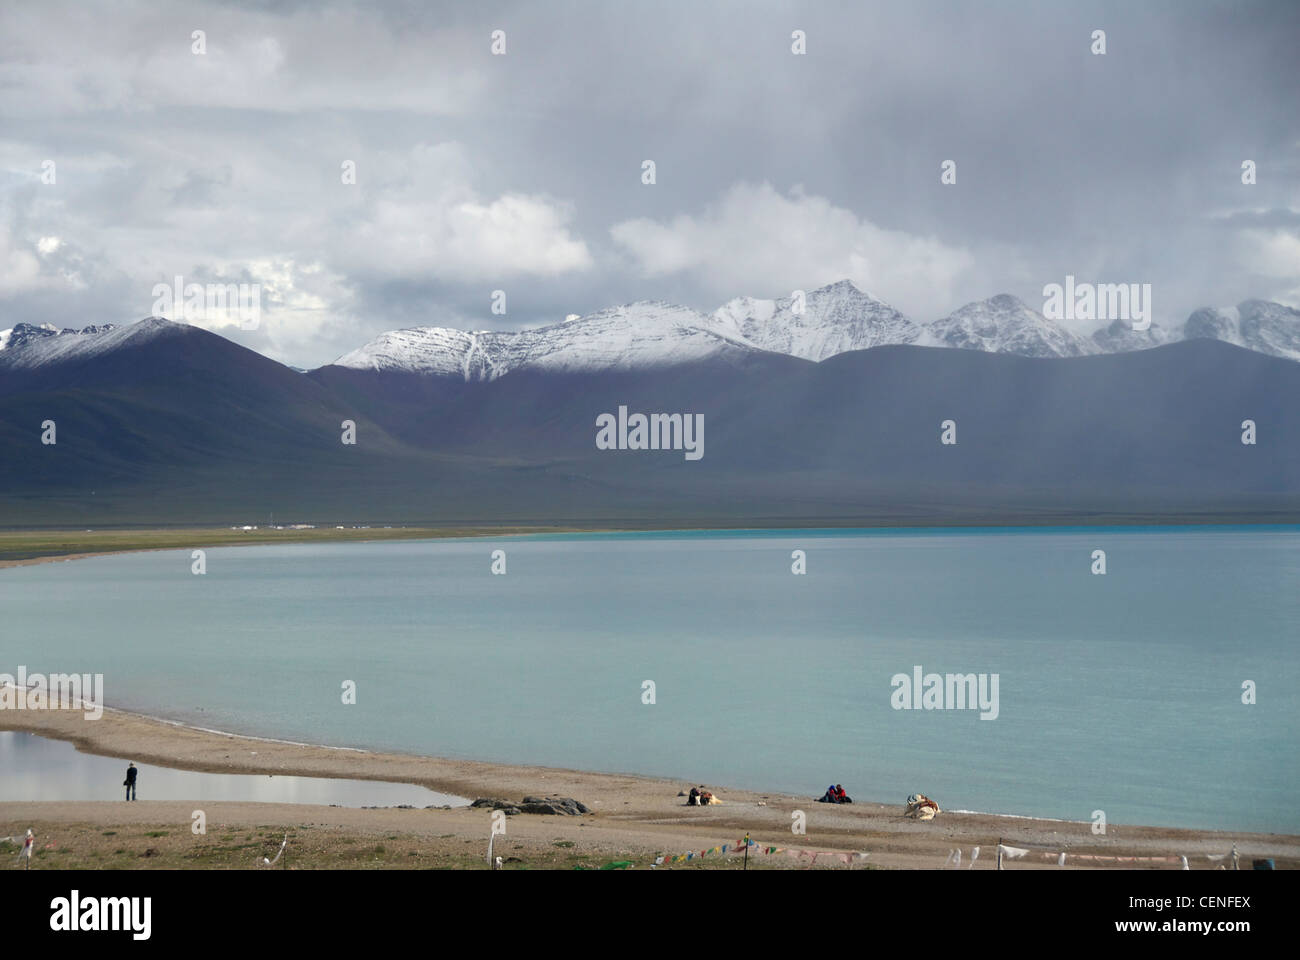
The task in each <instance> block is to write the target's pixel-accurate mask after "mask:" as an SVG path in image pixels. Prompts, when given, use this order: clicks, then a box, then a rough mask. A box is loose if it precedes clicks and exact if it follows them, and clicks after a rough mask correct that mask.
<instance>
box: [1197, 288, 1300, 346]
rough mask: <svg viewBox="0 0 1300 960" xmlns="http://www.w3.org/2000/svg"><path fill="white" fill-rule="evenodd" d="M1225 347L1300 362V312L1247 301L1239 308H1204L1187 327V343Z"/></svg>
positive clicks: (1266, 301)
mask: <svg viewBox="0 0 1300 960" xmlns="http://www.w3.org/2000/svg"><path fill="white" fill-rule="evenodd" d="M1203 337H1205V338H1209V339H1212V340H1222V341H1224V342H1225V343H1231V344H1235V345H1236V346H1238V347H1245V348H1246V349H1247V350H1255V351H1257V352H1258V353H1267V354H1269V355H1271V356H1274V357H1286V358H1287V359H1289V360H1300V311H1297V310H1293V309H1291V308H1290V307H1287V306H1283V305H1282V304H1280V303H1272V302H1271V301H1268V300H1244V301H1242V302H1241V303H1239V304H1237V306H1236V307H1203V308H1202V309H1200V310H1197V311H1195V312H1194V313H1193V314H1192V315H1191V316H1190V317H1188V318H1187V322H1186V323H1185V324H1184V325H1183V339H1184V340H1195V339H1199V338H1203Z"/></svg>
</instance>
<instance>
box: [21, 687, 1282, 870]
mask: <svg viewBox="0 0 1300 960" xmlns="http://www.w3.org/2000/svg"><path fill="white" fill-rule="evenodd" d="M0 729H5V730H18V731H26V732H30V733H35V734H38V735H41V736H45V737H51V738H55V739H60V740H66V741H71V742H72V743H74V744H76V746H77V748H78V749H80V750H82V751H85V752H88V753H95V754H101V755H105V756H111V757H119V758H122V759H130V760H134V761H137V762H144V763H151V764H158V765H160V766H168V767H176V768H181V769H189V770H199V771H207V772H214V773H246V774H272V775H299V776H316V777H341V778H348V779H369V780H386V781H395V782H403V783H413V784H419V785H422V786H426V787H429V788H431V789H433V790H437V791H440V792H443V793H449V794H455V795H458V796H462V797H467V798H471V799H473V798H479V797H490V798H502V799H511V800H520V799H521V798H522V797H524V796H526V795H537V796H560V797H573V798H575V799H577V800H580V801H582V802H583V803H584V804H586V805H587V806H588V807H589V808H590V809H591V811H592V812H591V814H590V815H586V816H580V817H572V816H550V815H537V814H518V815H514V816H511V817H509V818H508V826H507V838H508V839H507V840H505V841H503V840H501V839H498V841H497V843H498V847H497V849H496V853H497V854H498V855H505V856H508V857H510V858H512V859H511V860H510V861H509V863H508V864H507V865H508V866H521V867H531V868H534V869H536V868H555V867H566V868H567V867H571V866H573V865H575V864H577V863H586V864H598V863H602V862H606V861H610V860H619V859H629V860H632V861H633V862H635V863H636V864H637V865H638V866H646V865H648V864H650V863H652V862H653V861H654V858H655V856H656V855H659V854H668V855H675V854H682V853H685V852H687V851H696V852H697V853H698V851H701V850H708V849H711V848H713V847H715V846H720V845H722V844H734V843H735V842H736V841H737V840H738V839H739V838H741V837H742V836H744V834H745V833H746V832H748V833H749V834H750V835H751V837H752V838H753V839H754V841H755V842H757V843H759V844H762V845H764V846H765V847H766V846H777V847H782V848H789V849H793V850H803V851H814V852H822V851H824V852H826V853H836V852H855V853H862V854H866V856H865V857H859V858H856V859H854V860H853V863H852V868H854V869H863V868H866V867H871V868H877V869H882V868H884V869H888V868H893V869H916V868H939V867H942V866H943V865H944V862H945V859H946V857H947V855H948V854H949V852H950V851H952V850H953V849H956V848H959V847H960V848H962V849H963V854H964V861H963V869H965V865H966V864H968V863H969V862H970V859H969V858H970V853H971V850H972V849H973V848H974V847H977V846H978V847H980V848H981V850H982V851H983V853H982V855H981V857H980V858H979V859H978V860H977V861H976V863H975V867H974V868H975V869H994V868H995V865H996V864H995V856H994V854H995V848H996V844H997V842H998V841H999V839H1001V840H1002V842H1004V843H1005V844H1008V845H1011V846H1016V847H1022V848H1026V849H1028V850H1029V851H1030V852H1029V854H1028V855H1027V856H1025V857H1023V858H1021V859H1017V860H1014V861H1008V862H1007V863H1006V869H1015V870H1023V869H1060V868H1059V867H1058V865H1057V856H1058V854H1059V853H1060V852H1066V853H1067V862H1066V868H1082V869H1165V870H1170V869H1181V863H1180V862H1177V861H1175V862H1162V861H1152V860H1141V859H1126V858H1143V857H1164V858H1168V857H1179V856H1186V857H1187V858H1188V863H1189V866H1190V867H1191V868H1192V869H1197V870H1200V869H1216V868H1217V867H1218V866H1219V865H1220V864H1222V863H1226V861H1223V860H1211V859H1209V858H1208V857H1207V856H1206V855H1207V854H1208V855H1215V856H1217V855H1222V854H1226V853H1228V852H1229V851H1230V849H1231V848H1232V845H1233V844H1234V843H1235V844H1236V845H1237V849H1238V852H1239V854H1240V857H1241V865H1242V867H1243V868H1246V869H1249V867H1250V861H1251V859H1252V858H1256V857H1261V858H1262V857H1268V858H1272V859H1274V860H1275V862H1276V864H1277V867H1278V868H1279V869H1284V868H1295V867H1297V866H1300V837H1296V836H1289V835H1280V834H1252V833H1233V832H1219V831H1201V830H1185V829H1174V828H1161V827H1150V826H1128V825H1118V824H1110V825H1109V826H1108V829H1107V832H1106V835H1105V836H1095V835H1094V834H1093V833H1092V831H1091V825H1090V824H1088V823H1069V822H1061V821H1049V820H1033V819H1027V818H1019V817H1003V816H993V815H988V814H973V813H951V812H947V811H945V812H944V813H942V814H940V815H939V816H938V817H937V818H936V819H935V820H933V821H931V822H916V821H912V820H908V819H906V818H904V817H903V816H902V810H903V800H904V799H905V798H904V797H901V796H900V797H899V798H898V801H899V802H898V803H897V804H894V805H881V804H875V803H854V804H852V805H841V806H832V805H828V804H820V803H816V802H814V798H813V797H811V796H804V797H797V796H791V795H788V794H779V793H758V792H753V791H744V790H732V789H729V788H728V787H727V786H726V785H725V784H713V783H708V784H707V785H708V786H709V788H710V789H711V790H713V791H714V792H715V793H716V794H717V795H718V796H719V797H720V798H721V799H722V800H723V803H722V805H720V806H712V807H704V808H700V807H687V806H685V801H684V799H683V798H682V797H679V796H678V793H679V791H681V790H683V789H689V787H690V784H689V783H687V782H686V781H673V780H661V779H653V778H647V777H638V776H630V775H617V774H607V773H589V772H582V771H576V770H561V769H552V768H543V767H528V766H514V765H507V764H492V763H480V762H474V761H468V760H449V759H437V758H432V757H416V756H405V755H401V754H389V753H375V752H369V751H359V750H350V749H340V748H332V747H321V746H312V745H304V744H293V743H284V742H278V741H273V740H264V739H258V738H250V737H240V736H234V735H229V734H224V733H219V732H212V731H205V730H199V729H195V728H192V727H187V726H182V725H179V724H173V723H170V722H166V721H161V720H156V719H151V718H147V717H141V716H137V715H133V714H128V713H123V712H120V711H114V710H107V711H105V713H104V715H103V717H101V718H100V719H98V720H87V719H86V718H85V716H84V714H83V713H82V712H80V711H70V710H50V711H35V712H33V711H24V712H19V711H6V712H3V713H0ZM854 786H855V790H856V791H858V792H861V791H863V790H864V788H867V789H869V787H867V785H854ZM146 796H147V794H146ZM935 799H937V800H938V801H939V803H940V805H942V804H943V802H944V798H942V797H936V798H935ZM194 808H195V805H194V804H193V803H183V802H159V801H149V800H147V799H145V800H142V801H139V802H136V803H132V804H126V803H121V802H97V803H91V802H60V801H58V800H57V799H53V798H52V799H51V800H50V801H49V802H40V803H35V802H8V803H0V836H6V835H17V834H20V833H22V832H24V831H26V830H27V829H28V827H31V828H32V829H33V830H34V831H35V832H36V833H37V835H38V837H42V838H47V840H46V842H47V843H49V844H50V846H49V847H48V849H46V850H45V851H44V855H45V861H46V862H47V864H51V865H55V866H60V867H65V868H94V867H96V866H115V867H132V868H136V867H162V866H165V867H183V866H198V867H254V866H256V865H257V863H258V862H259V861H258V859H257V858H258V857H259V856H260V855H261V853H260V851H262V850H264V849H265V850H266V851H267V855H268V856H274V854H275V852H276V849H277V848H278V846H279V840H280V838H281V837H282V836H283V835H284V833H286V832H289V833H290V834H291V844H290V849H291V851H292V854H291V863H292V865H293V867H294V868H302V869H306V868H312V867H348V866H353V867H384V868H398V867H425V868H427V867H466V868H469V867H474V868H481V867H482V866H483V854H484V850H485V848H486V839H487V836H488V832H489V829H490V814H489V812H488V811H487V810H484V809H470V808H455V809H425V810H415V809H401V808H389V809H374V810H367V809H348V808H341V807H327V806H315V805H305V804H274V803H205V804H204V812H205V814H206V816H207V818H208V824H209V831H208V836H206V837H195V836H193V835H192V834H191V832H190V829H189V826H190V822H191V819H190V818H191V815H192V813H193V810H194ZM795 810H802V811H804V813H805V814H806V817H807V833H806V835H802V836H800V835H795V834H794V833H792V830H791V815H792V812H793V811H795ZM218 835H220V836H223V837H226V838H228V841H227V842H228V844H229V845H230V846H229V850H228V851H227V853H228V855H226V853H223V850H225V849H226V848H222V847H221V846H220V845H219V844H217V845H216V846H215V847H214V843H215V838H216V837H217V836H218ZM199 851H206V852H205V853H203V854H202V855H200V854H199ZM255 854H256V855H255ZM1089 857H1091V858H1096V859H1087V858H1089ZM1112 858H1113V859H1112ZM760 860H761V862H760ZM737 863H738V861H737V860H736V858H730V857H723V856H719V855H713V857H712V859H711V860H710V858H709V857H705V858H704V859H702V860H699V859H696V860H693V861H692V862H691V863H689V864H678V865H676V866H679V867H680V866H690V867H692V868H694V867H705V868H708V867H709V866H715V867H718V866H735V865H737ZM751 866H758V867H760V868H762V867H770V866H779V867H782V868H808V867H814V866H815V867H816V868H822V867H826V868H835V869H846V868H847V867H846V865H845V864H844V863H843V860H842V858H836V857H833V856H831V857H827V856H821V857H819V858H818V860H817V862H816V863H813V862H812V860H811V857H810V856H809V855H805V856H803V857H795V856H792V855H790V854H776V855H771V856H765V857H763V858H755V861H753V862H751Z"/></svg>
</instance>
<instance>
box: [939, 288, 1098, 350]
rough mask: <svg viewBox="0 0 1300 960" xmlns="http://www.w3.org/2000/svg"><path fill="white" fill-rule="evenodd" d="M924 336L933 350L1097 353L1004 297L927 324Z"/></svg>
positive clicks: (1087, 343)
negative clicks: (952, 348) (928, 339)
mask: <svg viewBox="0 0 1300 960" xmlns="http://www.w3.org/2000/svg"><path fill="white" fill-rule="evenodd" d="M926 333H927V334H929V338H930V342H932V343H933V345H935V346H940V347H959V348H961V349H965V350H983V351H985V352H986V353H1013V354H1016V355H1017V356H1021V357H1082V356H1087V355H1088V354H1092V353H1097V352H1099V347H1098V346H1097V344H1095V343H1093V342H1092V341H1090V340H1088V339H1086V338H1085V337H1081V336H1079V335H1078V334H1076V333H1073V332H1071V331H1070V330H1068V329H1066V328H1065V327H1064V326H1062V325H1061V324H1059V323H1057V322H1056V321H1054V320H1049V319H1047V318H1046V317H1044V316H1043V315H1042V314H1041V313H1039V312H1038V311H1037V310H1033V309H1030V308H1029V307H1027V306H1026V305H1025V304H1024V303H1022V302H1021V301H1019V300H1017V299H1016V298H1015V297H1013V296H1011V295H1009V294H1005V293H1003V294H999V295H998V296H996V297H990V298H989V299H988V300H977V301H975V302H974V303H968V304H966V306H964V307H962V308H961V309H960V310H957V311H955V312H954V313H951V314H949V315H948V316H946V317H944V318H943V319H941V320H935V321H934V322H933V323H930V324H928V325H927V326H926Z"/></svg>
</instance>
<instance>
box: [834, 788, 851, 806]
mask: <svg viewBox="0 0 1300 960" xmlns="http://www.w3.org/2000/svg"><path fill="white" fill-rule="evenodd" d="M835 802H836V803H852V802H853V798H852V797H848V796H845V795H844V787H843V786H842V785H841V784H838V783H837V784H835Z"/></svg>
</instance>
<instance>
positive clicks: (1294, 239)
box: [1237, 229, 1300, 307]
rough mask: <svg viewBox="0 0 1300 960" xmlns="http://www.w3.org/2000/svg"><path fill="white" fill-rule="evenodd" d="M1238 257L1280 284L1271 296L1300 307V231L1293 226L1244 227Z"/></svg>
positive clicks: (1249, 268)
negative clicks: (1248, 228)
mask: <svg viewBox="0 0 1300 960" xmlns="http://www.w3.org/2000/svg"><path fill="white" fill-rule="evenodd" d="M1237 258H1238V262H1239V263H1240V264H1241V265H1242V267H1243V268H1244V269H1245V270H1246V271H1247V272H1249V273H1252V274H1255V275H1257V276H1261V277H1267V278H1268V279H1269V280H1270V281H1272V282H1273V283H1274V284H1276V286H1274V287H1273V289H1272V290H1271V291H1269V292H1267V294H1266V295H1267V296H1268V297H1269V298H1270V299H1273V300H1276V301H1278V302H1279V303H1285V304H1287V305H1288V306H1291V307H1300V234H1296V233H1292V232H1291V231H1289V230H1282V229H1277V230H1242V231H1241V232H1240V234H1239V235H1238V242H1237Z"/></svg>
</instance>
